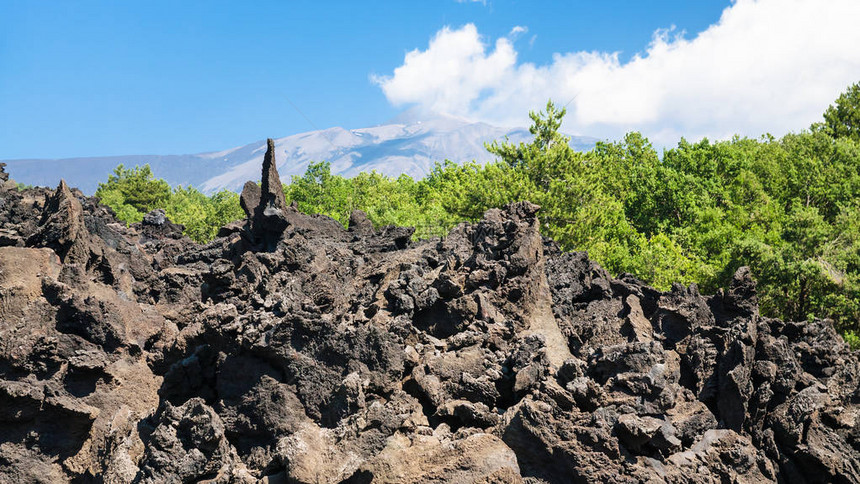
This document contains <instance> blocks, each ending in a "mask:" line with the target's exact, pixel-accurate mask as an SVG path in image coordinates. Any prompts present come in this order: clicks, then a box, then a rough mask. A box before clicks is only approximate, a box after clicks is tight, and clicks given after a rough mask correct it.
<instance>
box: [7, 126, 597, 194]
mask: <svg viewBox="0 0 860 484" xmlns="http://www.w3.org/2000/svg"><path fill="white" fill-rule="evenodd" d="M505 137H507V138H508V139H509V140H511V141H513V142H520V141H528V140H530V139H531V138H532V135H531V134H530V133H529V131H528V129H525V128H513V129H512V128H502V127H497V126H492V125H490V124H486V123H481V122H471V121H468V120H465V119H460V118H456V117H453V116H446V115H434V116H429V117H427V116H422V115H419V114H418V113H416V112H414V111H406V112H405V113H404V114H402V115H401V116H398V117H397V118H395V119H393V120H392V121H390V122H389V123H388V124H384V125H380V126H374V127H370V128H360V129H344V128H339V127H335V128H329V129H324V130H318V131H310V132H306V133H299V134H294V135H291V136H286V137H283V138H278V139H276V140H275V149H276V154H277V159H278V170H279V171H280V173H281V177H282V180H283V181H284V182H289V180H290V176H291V175H301V174H303V173H304V172H305V170H306V169H307V167H308V165H309V164H310V163H312V162H317V161H328V162H329V163H331V167H332V172H334V173H337V174H341V175H344V176H354V175H356V174H358V173H360V172H363V171H371V170H376V171H377V172H380V173H384V174H386V175H390V176H397V175H400V174H403V173H405V174H408V175H410V176H412V177H415V178H422V177H424V176H426V175H427V174H428V173H429V172H430V171H431V170H432V168H433V164H434V163H435V162H441V161H444V160H446V159H448V160H451V161H454V162H456V163H463V162H468V161H473V160H474V161H477V162H480V163H485V162H488V161H491V160H493V158H494V157H493V156H492V155H491V154H490V153H488V152H487V151H486V149H484V143H485V142H488V141H493V140H501V139H504V138H505ZM596 141H597V139H596V138H591V137H585V136H576V137H571V142H570V144H571V146H573V147H574V148H576V149H578V150H587V149H590V148H591V147H593V146H594V144H595V142H596ZM265 151H266V142H265V140H260V141H256V142H253V143H250V144H247V145H244V146H239V147H236V148H232V149H228V150H223V151H215V152H208V153H199V154H190V155H126V156H102V157H84V158H63V159H22V160H3V161H4V162H6V163H7V164H8V168H7V171H9V173H11V175H12V177H13V178H14V179H15V180H16V181H18V182H21V183H26V184H30V185H40V186H55V185H56V184H57V183H59V180H60V178H63V179H65V180H66V182H67V183H69V184H70V185H71V186H77V187H80V189H81V190H83V191H84V193H87V194H92V193H94V192H95V191H96V189H97V188H98V184H99V183H101V182H104V181H106V180H107V177H108V174H109V173H111V172H112V171H113V169H114V168H115V167H116V166H117V165H119V164H120V163H122V164H124V165H125V166H126V167H132V166H135V165H144V164H147V163H148V164H149V165H150V166H151V167H152V170H153V172H154V173H155V175H156V176H157V177H159V178H164V179H165V180H167V182H168V183H170V184H171V185H179V184H181V185H186V186H188V185H191V186H194V187H196V188H198V189H200V190H202V191H203V192H206V193H212V192H215V191H218V190H222V189H227V190H233V191H239V190H241V188H242V185H243V184H244V183H245V181H247V180H257V179H258V178H260V173H259V170H260V168H259V167H260V165H261V163H262V159H263V154H264V153H265Z"/></svg>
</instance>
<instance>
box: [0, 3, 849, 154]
mask: <svg viewBox="0 0 860 484" xmlns="http://www.w3.org/2000/svg"><path fill="white" fill-rule="evenodd" d="M858 18H860V2H858V1H857V0H758V1H753V0H739V1H737V2H729V1H715V0H696V1H686V0H685V1H648V2H643V1H606V0H603V1H589V2H585V1H580V2H576V1H560V2H550V1H540V0H534V1H500V0H486V1H485V2H480V1H477V2H474V1H459V2H458V1H455V0H433V1H423V2H421V1H414V2H412V1H410V2H403V1H398V2H358V1H350V2H330V3H325V4H322V3H321V2H285V1H271V2H263V1H258V2H254V1H246V2H235V1H231V2H216V1H210V0H207V1H175V0H171V1H152V0H149V1H122V2H116V1H74V2H70V1H48V0H39V1H30V0H20V1H19V0H0V159H12V158H24V157H71V156H96V155H121V154H180V153H195V152H200V151H214V150H220V149H225V148H229V147H233V146H238V145H243V144H246V143H249V142H252V141H255V140H259V139H262V138H265V137H280V136H286V135H289V134H294V133H298V132H302V131H309V130H313V129H315V128H327V127H331V126H343V127H346V128H359V127H366V126H372V125H376V124H381V123H384V122H385V121H386V120H388V119H390V118H392V117H393V116H395V115H396V114H397V113H398V112H400V111H401V110H403V109H405V108H408V107H409V106H412V105H420V106H423V107H425V108H428V109H431V110H437V111H444V112H448V113H451V114H456V115H459V116H464V117H468V118H472V119H478V120H484V121H488V122H491V123H495V124H504V125H517V124H520V125H526V124H527V121H528V118H527V114H528V110H529V109H537V108H541V107H542V106H543V105H544V104H545V103H546V100H547V99H548V98H550V97H551V98H553V99H554V100H556V101H558V102H560V103H562V104H567V103H569V104H568V112H569V114H568V117H567V119H566V121H565V125H564V128H565V131H567V132H570V133H576V134H583V135H594V136H599V137H618V136H621V135H622V134H623V133H624V132H626V131H629V130H634V129H635V130H641V131H642V132H643V133H645V134H646V136H649V137H651V138H652V139H654V140H655V141H656V142H658V143H662V144H674V143H675V142H677V138H678V136H681V135H684V136H686V137H687V138H697V137H700V136H710V137H725V136H729V135H731V134H733V133H740V134H743V135H750V136H758V135H760V134H762V133H764V132H772V133H774V134H782V133H784V132H786V131H789V130H793V131H797V130H800V129H802V128H804V127H806V126H807V125H808V124H809V123H810V122H812V121H815V120H817V117H819V116H820V114H821V112H822V111H823V110H824V108H825V107H826V106H827V104H828V103H830V102H831V101H832V100H833V99H834V98H835V97H836V95H838V93H839V92H841V91H842V90H844V88H845V87H847V85H848V84H850V83H852V82H856V81H860V49H857V45H860V29H857V28H856V26H855V25H856V21H857V19H858ZM306 118H307V119H306Z"/></svg>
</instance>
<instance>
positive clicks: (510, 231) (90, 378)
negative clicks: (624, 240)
mask: <svg viewBox="0 0 860 484" xmlns="http://www.w3.org/2000/svg"><path fill="white" fill-rule="evenodd" d="M278 183H279V181H278V178H277V171H276V168H275V163H274V150H273V149H270V151H269V153H267V156H266V162H265V167H264V172H263V184H262V186H259V185H256V184H253V183H251V184H249V185H247V186H246V190H245V191H243V195H242V206H243V207H244V208H245V211H246V213H247V215H248V218H247V219H246V220H245V221H242V222H239V223H234V224H231V225H228V226H226V227H224V228H223V229H222V230H221V232H220V234H221V236H220V237H219V238H217V239H216V240H214V241H213V242H211V243H209V244H206V245H197V244H194V243H193V242H191V241H190V240H188V239H187V238H184V237H182V236H181V230H182V228H181V226H177V225H174V224H172V223H171V222H170V221H169V220H167V219H166V217H164V214H163V213H161V212H152V213H150V214H148V215H147V216H146V218H145V219H144V222H143V223H141V224H139V225H135V226H132V227H126V226H125V225H123V224H118V223H116V221H115V220H114V218H113V214H112V213H111V212H110V210H109V209H106V208H105V207H103V206H101V205H99V204H98V203H97V201H96V200H94V199H89V198H86V197H83V196H82V195H81V194H80V193H79V192H77V191H75V190H71V189H69V188H68V187H66V186H65V184H64V183H61V184H60V186H59V187H58V188H57V189H56V190H53V191H50V190H45V189H30V190H23V191H18V190H15V191H11V192H8V193H4V194H3V198H2V203H0V222H2V225H0V227H2V228H0V482H6V481H9V482H111V483H123V482H201V481H203V482H268V483H276V482H427V481H450V482H480V483H491V482H492V483H501V482H528V483H541V482H549V483H554V482H631V483H632V482H750V483H752V482H792V483H793V482H801V483H802V482H858V481H860V452H858V448H860V445H858V437H857V436H858V435H860V433H858V432H860V430H858V429H860V422H858V420H857V417H858V413H860V406H858V400H860V398H858V395H860V392H858V382H860V363H859V362H858V357H857V355H856V354H855V353H853V352H851V351H850V350H849V348H848V347H847V346H846V345H845V344H844V343H843V342H842V340H841V339H840V337H839V336H838V335H837V334H836V333H835V331H834V330H833V328H832V326H831V325H830V323H828V322H826V321H817V320H816V321H810V322H783V321H777V320H772V319H768V318H764V317H762V316H760V315H759V313H758V310H757V304H756V295H755V294H756V293H755V282H754V280H753V278H752V277H751V274H750V273H749V271H748V270H747V269H745V268H741V269H740V270H738V272H737V273H736V274H735V277H734V279H733V281H732V283H731V285H730V287H728V288H727V289H726V290H724V291H720V292H718V293H717V294H715V295H710V296H706V295H702V294H700V293H699V291H698V289H697V288H696V287H695V286H690V287H684V286H681V285H676V286H674V287H673V288H672V289H671V290H670V291H668V292H660V291H657V290H654V289H652V288H649V287H647V286H646V285H644V284H642V283H641V282H640V281H637V280H636V279H635V278H634V277H632V276H630V275H621V276H620V277H618V278H612V277H611V276H610V275H609V274H607V273H606V271H604V270H603V269H602V268H601V267H600V266H599V265H597V264H596V263H594V262H592V261H590V260H589V259H588V258H587V256H586V254H584V253H578V252H573V253H562V252H561V251H559V250H558V247H557V246H556V245H555V244H554V243H553V242H552V241H550V240H547V239H544V238H542V237H541V236H540V233H539V228H540V226H539V220H538V217H539V215H540V211H539V207H537V206H536V205H533V204H530V203H528V202H521V203H515V204H511V205H508V206H507V207H505V208H503V209H494V210H490V211H488V212H487V213H486V214H485V216H484V218H483V220H481V221H480V222H478V223H475V224H462V225H460V226H458V227H456V228H454V229H453V230H452V231H451V232H450V233H449V234H448V235H447V236H446V237H444V238H441V239H431V240H425V241H413V240H411V235H412V231H411V230H410V229H406V228H398V227H382V228H379V229H374V227H373V225H372V224H371V223H370V222H369V221H368V220H367V217H366V216H365V215H364V214H362V213H360V212H356V213H354V214H353V216H352V217H350V224H349V229H344V228H343V227H341V226H340V225H339V224H338V223H337V222H335V221H333V220H332V219H329V218H327V217H322V216H312V215H305V214H303V213H301V212H299V211H298V210H297V209H296V208H295V207H294V206H290V205H288V204H287V203H286V200H284V199H283V193H282V192H281V191H280V190H279V185H278ZM279 193H280V198H279V197H278V194H279Z"/></svg>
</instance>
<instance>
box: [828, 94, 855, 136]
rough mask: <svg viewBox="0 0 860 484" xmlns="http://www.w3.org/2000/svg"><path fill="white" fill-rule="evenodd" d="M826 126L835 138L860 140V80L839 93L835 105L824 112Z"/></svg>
mask: <svg viewBox="0 0 860 484" xmlns="http://www.w3.org/2000/svg"><path fill="white" fill-rule="evenodd" d="M824 126H825V128H826V130H827V132H828V133H829V134H830V135H831V136H833V137H834V138H841V137H846V138H851V139H853V140H855V141H860V82H858V83H855V84H852V85H851V86H849V87H848V89H847V90H846V91H845V92H844V93H842V94H840V95H839V97H838V98H837V99H836V103H835V105H830V106H829V107H828V108H827V110H826V111H825V112H824Z"/></svg>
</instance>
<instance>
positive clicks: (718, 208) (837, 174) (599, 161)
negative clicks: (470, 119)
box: [97, 84, 860, 345]
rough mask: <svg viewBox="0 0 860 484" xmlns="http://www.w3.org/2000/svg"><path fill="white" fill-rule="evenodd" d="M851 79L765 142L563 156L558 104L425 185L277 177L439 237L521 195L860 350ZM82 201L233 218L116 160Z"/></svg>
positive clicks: (636, 258)
mask: <svg viewBox="0 0 860 484" xmlns="http://www.w3.org/2000/svg"><path fill="white" fill-rule="evenodd" d="M858 106H860V84H854V85H852V86H851V87H849V89H848V90H847V91H846V92H845V93H844V94H842V95H841V96H840V97H839V98H838V99H837V100H836V103H835V105H834V106H830V107H829V108H827V110H826V111H825V113H824V122H823V123H819V124H815V125H813V126H811V127H810V129H809V130H805V131H801V132H800V133H793V134H788V135H786V136H783V137H782V138H779V139H777V138H774V137H772V136H763V137H761V138H759V139H751V138H742V137H735V138H732V139H730V140H726V141H716V142H713V141H710V140H708V139H703V140H701V141H698V142H695V143H691V142H689V141H687V140H685V139H681V140H680V141H679V143H678V144H677V146H675V147H673V148H671V149H667V150H663V152H662V153H657V151H656V150H655V149H654V147H653V146H652V145H651V143H650V142H649V141H648V139H647V138H645V137H644V136H642V134H640V133H636V132H633V133H628V134H627V135H626V136H625V137H624V138H623V139H621V140H618V141H614V142H609V141H607V142H599V143H597V145H596V146H595V148H594V149H592V150H590V151H588V152H577V151H575V150H574V149H572V148H571V147H570V145H569V144H568V142H569V139H568V138H567V137H565V136H564V135H562V134H561V123H562V121H563V118H564V115H565V110H564V109H563V108H559V107H558V106H556V105H555V104H553V103H552V102H549V103H548V104H547V106H546V109H545V110H544V111H541V112H532V113H530V116H531V119H532V121H533V126H532V128H531V133H532V134H533V135H534V136H535V137H534V139H533V140H532V141H531V142H529V143H518V144H514V143H511V142H510V141H509V140H504V141H501V142H493V143H490V144H487V145H486V147H487V150H488V151H489V153H490V154H492V155H494V156H495V157H497V159H498V161H496V162H491V163H486V164H479V163H475V162H471V163H464V164H455V163H451V162H449V161H444V162H442V163H437V164H436V166H435V167H434V169H433V170H432V171H431V173H430V174H429V175H428V176H427V177H426V178H424V179H421V180H414V179H412V178H411V177H409V176H406V175H402V176H399V177H396V178H392V177H388V176H384V175H381V174H379V173H376V172H370V173H361V174H359V175H357V176H355V177H353V178H346V177H343V176H340V175H335V174H332V173H331V167H330V165H329V164H328V163H326V162H319V163H313V164H311V165H310V166H309V167H308V169H307V171H306V172H305V174H304V175H302V176H294V177H292V179H291V181H290V183H289V184H287V185H285V186H284V192H285V195H286V198H287V199H288V200H292V201H296V202H297V203H298V205H299V208H300V209H301V210H303V211H305V212H308V213H321V214H324V215H328V216H330V217H332V218H334V219H335V220H337V221H338V222H340V223H342V224H344V225H345V224H346V223H347V221H348V219H349V214H350V213H351V211H352V210H355V209H361V210H363V211H365V212H366V213H367V214H368V216H369V218H370V219H371V220H372V221H373V222H374V224H375V225H376V226H382V225H387V224H396V225H411V226H415V227H416V228H417V230H416V236H417V237H422V238H423V237H429V236H433V235H441V234H444V233H446V232H447V230H449V229H450V228H451V227H452V226H453V225H455V224H457V223H460V222H462V221H475V220H477V219H478V218H480V217H481V215H482V214H483V213H484V212H485V211H486V210H487V209H489V208H493V207H499V206H502V205H504V204H506V203H508V202H512V201H519V200H530V201H532V202H534V203H537V204H538V205H540V206H541V207H542V208H541V211H540V212H539V216H540V220H541V229H542V231H543V233H544V234H545V235H547V236H549V237H552V238H553V239H555V240H556V241H557V242H558V243H559V244H560V245H561V247H562V248H563V249H564V250H585V251H588V253H589V255H590V256H591V257H592V258H593V259H595V260H597V261H599V262H600V263H601V264H603V266H604V267H606V268H607V269H608V270H609V271H610V272H612V273H615V274H619V273H622V272H628V273H632V274H633V275H635V276H637V277H638V278H640V279H642V280H644V281H646V282H648V283H650V284H653V285H655V286H656V287H658V288H661V289H667V288H668V287H669V286H670V285H671V284H672V283H673V282H680V283H683V284H690V283H696V284H698V285H699V287H700V288H701V290H703V291H705V292H709V291H715V290H716V289H717V288H719V287H722V286H725V285H727V284H728V283H729V282H730V279H731V276H732V274H733V273H734V271H735V270H736V269H737V268H738V267H740V266H742V265H748V266H750V267H751V269H752V271H753V274H754V276H755V277H756V278H757V280H758V283H759V286H758V287H759V294H760V302H761V311H762V313H763V314H765V315H767V316H776V317H781V318H785V319H791V320H803V319H807V318H811V317H826V318H831V319H833V320H834V321H835V322H836V324H837V327H839V328H840V329H841V330H842V331H843V332H844V334H845V335H846V338H847V339H848V340H849V341H850V342H852V343H853V344H855V345H857V344H860V337H858V336H857V333H856V332H860V131H858V130H860V109H858ZM97 195H98V196H100V197H102V201H103V202H104V203H105V204H107V205H109V206H111V207H113V208H114V210H115V211H116V213H117V215H118V217H119V218H120V219H122V220H125V221H127V222H135V221H138V220H140V218H141V217H142V216H143V214H144V213H145V212H146V211H148V210H151V209H152V208H156V207H162V208H165V209H166V210H167V213H168V216H169V217H170V218H171V219H172V220H174V221H175V222H177V223H182V224H185V225H186V231H187V233H188V234H189V235H190V236H191V237H192V238H194V239H195V240H198V241H205V240H208V239H210V238H212V237H213V236H214V234H215V232H216V231H217V228H218V227H219V226H220V225H221V224H223V223H226V222H228V221H230V220H232V219H235V218H239V217H240V216H241V214H242V212H241V210H240V209H239V204H238V197H237V196H236V194H234V193H231V192H221V193H218V194H215V195H212V196H206V195H203V194H201V193H200V192H198V191H197V190H195V189H194V188H190V187H189V188H183V187H177V188H174V189H171V188H170V187H169V186H168V185H167V184H166V183H165V182H163V181H162V180H156V179H155V178H154V176H153V175H152V173H151V171H150V170H149V167H148V166H147V167H142V168H141V167H136V168H134V169H131V170H129V169H125V168H124V167H123V166H119V167H117V169H116V171H115V172H114V174H113V175H111V176H110V177H109V179H108V182H107V183H104V184H102V185H100V187H99V191H98V192H97Z"/></svg>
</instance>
